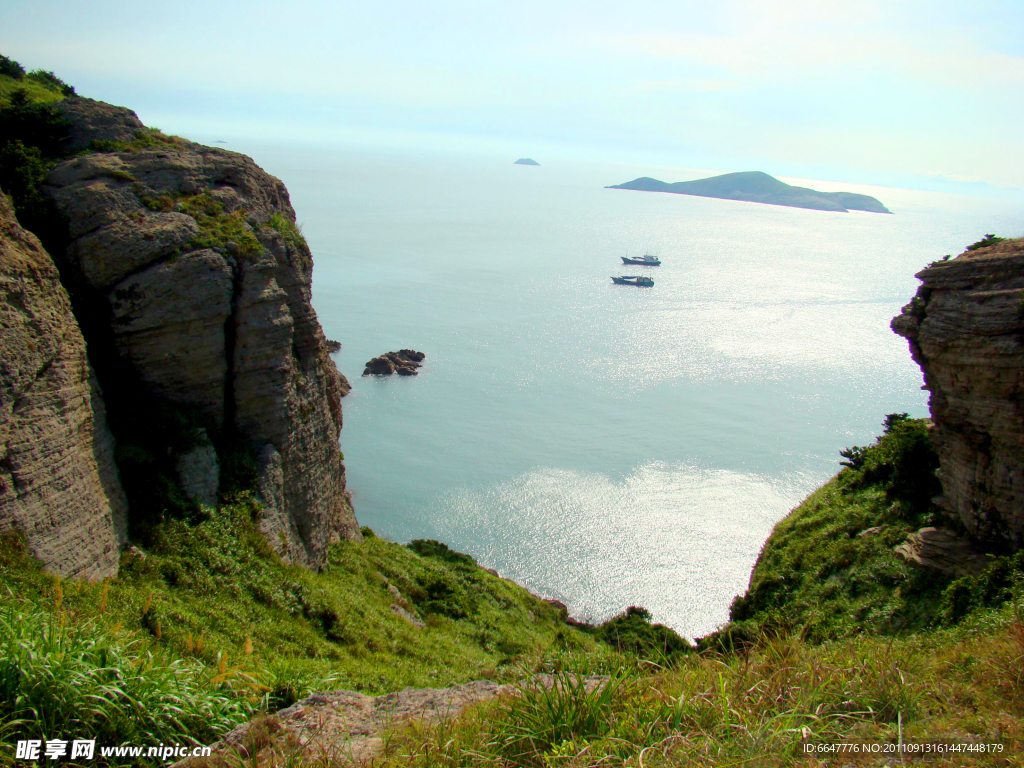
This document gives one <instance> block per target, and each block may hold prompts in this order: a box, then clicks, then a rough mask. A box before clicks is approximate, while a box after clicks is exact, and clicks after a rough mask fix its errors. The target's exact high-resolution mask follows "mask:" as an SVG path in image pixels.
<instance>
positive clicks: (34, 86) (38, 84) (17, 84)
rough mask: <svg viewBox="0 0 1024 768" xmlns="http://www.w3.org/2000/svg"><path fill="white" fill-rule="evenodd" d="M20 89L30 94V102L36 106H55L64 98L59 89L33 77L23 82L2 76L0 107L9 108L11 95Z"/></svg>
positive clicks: (0, 81) (25, 78)
mask: <svg viewBox="0 0 1024 768" xmlns="http://www.w3.org/2000/svg"><path fill="white" fill-rule="evenodd" d="M19 88H20V89H22V90H24V91H25V93H26V94H28V98H29V101H31V102H33V103H35V104H53V103H55V102H58V101H61V100H62V99H63V98H64V94H63V93H61V90H60V88H59V87H57V86H55V85H52V84H51V83H47V82H45V81H42V80H38V79H36V78H34V77H32V76H31V75H27V76H26V77H24V78H22V79H21V80H15V79H14V78H13V77H10V76H8V75H0V107H5V106H7V105H8V104H9V103H10V101H11V94H12V93H14V92H15V91H16V90H18V89H19Z"/></svg>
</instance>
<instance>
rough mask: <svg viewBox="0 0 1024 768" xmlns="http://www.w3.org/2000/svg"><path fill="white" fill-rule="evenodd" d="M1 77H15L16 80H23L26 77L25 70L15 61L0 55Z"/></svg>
mask: <svg viewBox="0 0 1024 768" xmlns="http://www.w3.org/2000/svg"><path fill="white" fill-rule="evenodd" d="M0 75H6V76H7V77H13V78H14V79H15V80H21V79H22V78H24V77H25V68H24V67H23V66H21V64H19V63H18V62H16V61H15V60H14V59H11V58H8V57H7V56H4V55H3V54H0Z"/></svg>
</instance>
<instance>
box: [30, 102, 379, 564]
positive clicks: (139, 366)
mask: <svg viewBox="0 0 1024 768" xmlns="http://www.w3.org/2000/svg"><path fill="white" fill-rule="evenodd" d="M64 115H65V117H66V118H67V119H68V120H69V121H70V122H71V124H72V136H73V140H74V142H75V144H76V146H91V147H93V148H94V149H100V150H105V151H99V152H94V153H92V154H88V155H85V156H82V157H77V158H74V159H71V160H68V161H65V162H63V163H61V164H59V165H58V166H57V167H56V168H55V169H54V170H53V172H52V173H51V174H50V176H49V178H48V180H47V187H46V191H47V193H48V195H49V197H50V199H51V200H52V201H53V203H54V204H55V206H56V208H57V210H58V211H59V213H60V215H61V217H62V218H63V219H64V221H65V223H66V226H67V238H68V242H67V248H66V253H65V257H64V258H65V263H64V267H63V271H64V272H65V276H66V277H67V278H68V279H69V280H70V281H71V282H72V283H73V284H74V285H75V286H76V295H82V296H84V297H86V299H87V301H88V302H90V307H91V309H90V314H91V315H96V316H101V317H99V321H98V322H91V323H88V324H86V325H85V328H86V334H87V338H88V339H89V342H90V345H92V344H93V338H92V336H93V335H95V336H96V337H100V336H103V337H105V338H102V339H100V338H97V339H96V343H97V345H101V344H105V345H106V346H107V347H109V348H111V349H113V350H116V356H117V357H118V358H119V360H120V363H121V364H122V365H126V366H127V367H128V368H129V369H130V370H131V371H132V373H133V375H135V376H137V377H138V378H139V379H140V380H141V381H142V383H143V384H144V386H145V387H147V388H148V390H149V391H150V392H151V393H152V394H154V395H156V396H158V397H161V398H164V399H166V400H168V401H170V402H172V403H178V404H181V405H186V406H192V407H194V408H197V409H199V410H200V411H201V412H202V413H203V414H205V415H206V417H207V418H208V419H210V420H212V422H213V423H214V424H215V425H217V427H218V428H224V429H226V430H234V431H237V433H238V434H239V435H241V436H242V437H244V438H245V439H247V440H248V441H250V442H251V443H252V444H253V445H255V448H256V454H257V456H258V458H259V488H260V493H261V495H262V497H263V500H264V502H265V507H264V511H263V513H262V519H261V521H260V526H261V529H262V530H263V532H264V533H265V534H266V536H267V538H268V540H269V541H270V543H271V545H272V546H273V547H274V548H275V549H276V550H277V551H278V552H279V553H280V554H281V555H282V556H284V557H286V558H288V559H290V560H292V561H293V562H297V563H301V564H303V565H307V566H313V567H317V566H319V565H321V564H322V563H323V560H324V557H325V554H326V547H327V545H328V543H329V542H330V541H331V540H332V539H336V538H338V537H342V538H350V539H358V538H359V537H360V534H359V529H358V526H357V524H356V520H355V516H354V514H353V511H352V507H351V504H350V501H349V495H348V493H347V491H346V489H345V471H344V466H343V465H342V462H341V456H340V451H339V448H338V437H339V431H340V429H341V404H340V398H341V396H342V395H344V394H345V393H346V392H347V391H348V384H347V382H346V381H345V379H344V377H343V376H341V374H340V373H339V372H338V370H337V368H336V367H335V365H334V362H333V361H332V360H331V358H330V356H329V354H328V349H327V345H326V339H325V338H324V334H323V331H322V330H321V328H320V324H319V322H318V321H317V317H316V313H315V312H314V311H313V307H312V305H311V302H310V297H311V290H310V282H311V277H312V258H311V256H310V252H309V248H308V247H307V245H306V242H305V240H304V239H303V238H302V236H301V234H299V232H298V230H297V228H296V227H295V212H294V211H293V209H292V207H291V204H290V202H289V199H288V192H287V190H286V189H285V187H284V184H282V183H281V181H279V180H278V179H276V178H274V177H272V176H270V175H269V174H267V173H266V172H264V171H263V170H262V169H261V168H259V167H258V166H257V165H256V164H255V163H254V162H253V161H252V160H251V159H250V158H248V157H245V156H244V155H239V154H236V153H234V152H228V151H225V150H222V149H214V148H210V147H204V146H201V145H198V144H193V143H191V142H186V141H183V140H180V139H169V138H167V137H164V136H162V135H160V134H159V133H157V132H152V131H146V130H144V129H142V127H141V123H138V119H137V118H136V117H135V115H134V113H131V112H130V111H129V110H124V109H121V108H118V107H111V106H110V105H105V104H100V103H98V102H92V101H90V100H88V99H80V98H74V99H68V100H66V102H65V108H64ZM136 123H137V124H138V126H139V129H138V130H137V131H136V132H135V133H134V134H131V133H130V129H131V128H133V127H134V126H135V124H136ZM126 133H129V134H130V135H133V136H134V139H132V140H131V141H128V140H126V137H125V134H126ZM93 319H94V320H96V318H93ZM101 373H102V372H101Z"/></svg>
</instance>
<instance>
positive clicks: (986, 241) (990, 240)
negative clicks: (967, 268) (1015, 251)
mask: <svg viewBox="0 0 1024 768" xmlns="http://www.w3.org/2000/svg"><path fill="white" fill-rule="evenodd" d="M1004 240H1006V238H1005V237H996V236H995V235H991V234H990V235H985V236H984V237H983V238H981V240H979V241H978V242H976V243H971V244H970V245H968V246H967V250H968V251H977V250H979V249H981V248H988V247H989V246H990V245H995V244H996V243H1001V242H1003V241H1004Z"/></svg>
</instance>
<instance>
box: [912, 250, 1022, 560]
mask: <svg viewBox="0 0 1024 768" xmlns="http://www.w3.org/2000/svg"><path fill="white" fill-rule="evenodd" d="M917 277H918V278H919V279H920V280H921V282H922V284H921V287H920V288H919V289H918V292H917V296H915V297H914V300H913V301H912V302H911V303H910V304H908V305H907V306H906V307H904V308H903V313H902V314H900V315H898V316H897V317H895V318H893V321H892V328H893V330H894V331H895V332H896V333H898V334H900V335H901V336H904V337H905V338H907V339H908V340H909V342H910V353H911V355H912V356H913V358H914V360H915V361H916V362H917V364H918V365H920V366H921V370H922V371H923V373H924V382H925V387H924V388H925V389H927V390H928V391H929V392H930V393H931V395H930V397H929V408H930V410H931V415H932V421H933V423H934V428H933V429H932V432H931V437H932V443H933V444H934V445H935V450H936V452H937V453H938V455H939V464H940V468H939V472H938V477H939V480H941V482H942V489H943V494H942V497H941V499H940V500H939V501H940V503H941V504H942V505H943V506H944V507H945V508H946V509H948V510H949V511H951V512H953V513H954V514H956V515H958V516H959V517H960V519H961V520H962V521H963V523H964V525H965V526H966V527H967V530H968V531H969V532H970V533H971V535H972V536H974V537H976V538H978V539H981V540H984V541H988V542H991V543H994V544H1002V545H1005V544H1009V545H1011V546H1012V547H1014V548H1016V549H1020V548H1021V547H1024V409H1022V408H1021V393H1022V392H1024V354H1022V350H1024V346H1022V343H1024V311H1022V307H1024V301H1022V297H1024V240H1009V241H1006V242H1002V243H998V244H995V245H993V246H990V247H988V248H982V249H979V250H976V251H968V252H965V253H963V254H961V255H960V256H958V257H957V258H955V259H951V260H949V261H940V262H936V263H935V264H933V265H932V266H930V267H928V268H927V269H924V270H922V271H921V272H918V274H917Z"/></svg>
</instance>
